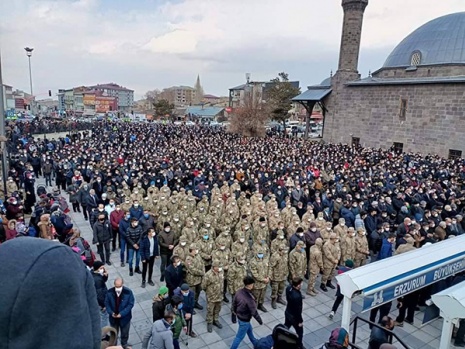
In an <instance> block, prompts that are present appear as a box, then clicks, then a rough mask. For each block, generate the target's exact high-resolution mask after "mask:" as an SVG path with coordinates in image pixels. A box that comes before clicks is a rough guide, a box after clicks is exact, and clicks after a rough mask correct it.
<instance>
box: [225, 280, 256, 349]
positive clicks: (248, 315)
mask: <svg viewBox="0 0 465 349" xmlns="http://www.w3.org/2000/svg"><path fill="white" fill-rule="evenodd" d="M243 282H244V288H241V289H240V290H238V291H237V292H236V293H235V295H234V298H233V302H232V303H233V304H232V312H233V314H234V316H236V317H237V319H238V321H239V329H238V331H237V334H236V338H234V341H233V343H232V345H231V349H237V348H238V347H239V344H241V342H242V340H243V339H244V337H245V335H246V334H247V336H248V337H249V340H250V342H251V343H252V345H253V346H254V347H255V346H256V345H257V342H258V340H257V339H256V338H255V336H254V334H253V329H252V325H251V324H250V320H251V319H252V316H253V317H254V318H255V320H257V322H258V323H259V324H260V325H262V324H263V321H262V318H261V317H260V314H258V311H257V303H256V301H255V297H254V295H253V293H252V290H253V287H254V284H255V280H254V278H253V277H251V276H246V277H245V278H244V279H243Z"/></svg>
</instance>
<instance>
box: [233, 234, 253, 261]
mask: <svg viewBox="0 0 465 349" xmlns="http://www.w3.org/2000/svg"><path fill="white" fill-rule="evenodd" d="M231 252H232V254H233V256H235V255H236V254H238V253H239V252H241V253H242V254H243V255H244V256H245V257H246V259H248V257H249V243H248V242H247V241H246V239H245V235H244V234H243V233H239V234H238V239H237V240H236V241H235V242H233V244H232V248H231Z"/></svg>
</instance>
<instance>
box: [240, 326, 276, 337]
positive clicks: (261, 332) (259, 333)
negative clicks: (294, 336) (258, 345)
mask: <svg viewBox="0 0 465 349" xmlns="http://www.w3.org/2000/svg"><path fill="white" fill-rule="evenodd" d="M233 329H234V330H236V328H233ZM253 332H254V335H255V337H257V338H262V337H266V336H269V335H270V334H271V333H272V332H273V331H272V330H270V329H269V328H268V327H267V326H257V327H255V328H254V329H253Z"/></svg>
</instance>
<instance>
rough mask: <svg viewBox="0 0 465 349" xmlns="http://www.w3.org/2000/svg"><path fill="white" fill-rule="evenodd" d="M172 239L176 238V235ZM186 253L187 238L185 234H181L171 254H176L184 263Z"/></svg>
mask: <svg viewBox="0 0 465 349" xmlns="http://www.w3.org/2000/svg"><path fill="white" fill-rule="evenodd" d="M174 239H175V240H176V237H175V238H174ZM188 255H189V245H188V244H187V238H186V237H185V236H181V237H180V238H179V244H178V245H177V246H176V247H175V248H174V249H173V256H178V257H179V259H181V261H182V262H183V263H184V262H185V260H186V257H187V256H188Z"/></svg>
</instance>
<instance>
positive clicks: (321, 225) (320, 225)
mask: <svg viewBox="0 0 465 349" xmlns="http://www.w3.org/2000/svg"><path fill="white" fill-rule="evenodd" d="M315 224H316V228H317V229H318V230H319V231H320V232H321V231H322V230H323V229H325V228H326V221H325V218H324V214H323V212H318V217H317V219H316V220H315ZM331 226H332V225H331Z"/></svg>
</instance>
